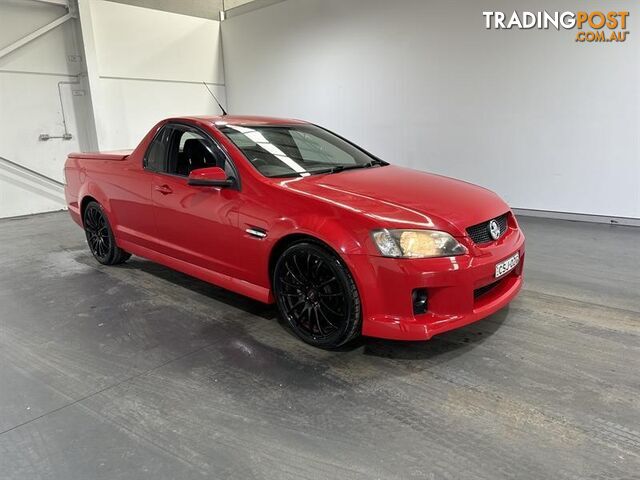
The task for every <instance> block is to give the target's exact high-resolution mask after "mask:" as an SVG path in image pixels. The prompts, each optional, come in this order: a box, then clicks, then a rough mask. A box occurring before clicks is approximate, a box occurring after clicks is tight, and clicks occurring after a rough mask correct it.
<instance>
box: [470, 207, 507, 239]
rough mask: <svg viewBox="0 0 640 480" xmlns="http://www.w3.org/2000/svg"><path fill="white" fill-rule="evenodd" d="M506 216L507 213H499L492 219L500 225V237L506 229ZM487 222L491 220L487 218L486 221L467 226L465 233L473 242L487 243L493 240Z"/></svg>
mask: <svg viewBox="0 0 640 480" xmlns="http://www.w3.org/2000/svg"><path fill="white" fill-rule="evenodd" d="M507 217H508V214H507V213H505V214H504V215H500V216H499V217H497V218H494V219H492V220H495V221H496V222H498V225H499V226H500V237H501V236H502V235H504V233H505V232H506V231H507ZM489 222H491V220H487V221H486V222H482V223H479V224H477V225H473V226H471V227H469V228H467V233H468V234H469V236H470V237H471V240H473V241H474V243H488V242H493V241H494V240H493V238H491V233H489ZM500 237H498V238H500Z"/></svg>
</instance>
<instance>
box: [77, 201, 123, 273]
mask: <svg viewBox="0 0 640 480" xmlns="http://www.w3.org/2000/svg"><path fill="white" fill-rule="evenodd" d="M82 222H83V224H84V232H85V235H86V236H87V243H88V244H89V249H90V250H91V253H92V254H93V256H94V257H95V259H96V260H98V262H100V263H102V264H103V265H117V264H119V263H123V262H126V261H127V260H128V259H129V257H131V254H130V253H128V252H125V251H124V250H122V249H121V248H119V247H118V246H117V245H116V239H115V237H114V236H113V231H112V230H111V226H110V225H109V221H108V220H107V216H106V215H105V213H104V211H103V210H102V206H101V205H100V204H99V203H97V202H90V203H89V204H88V205H87V207H86V208H85V209H84V215H83V218H82Z"/></svg>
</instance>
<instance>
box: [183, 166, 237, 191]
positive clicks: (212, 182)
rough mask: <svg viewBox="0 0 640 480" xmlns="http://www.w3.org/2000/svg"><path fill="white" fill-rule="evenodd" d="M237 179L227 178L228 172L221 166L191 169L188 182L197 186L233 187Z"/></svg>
mask: <svg viewBox="0 0 640 480" xmlns="http://www.w3.org/2000/svg"><path fill="white" fill-rule="evenodd" d="M234 183H235V181H234V180H233V178H227V174H226V173H224V170H223V169H221V168H220V167H207V168H196V169H195V170H191V173H189V178H188V179H187V184H189V185H194V186H197V187H222V188H225V187H231V186H233V185H234Z"/></svg>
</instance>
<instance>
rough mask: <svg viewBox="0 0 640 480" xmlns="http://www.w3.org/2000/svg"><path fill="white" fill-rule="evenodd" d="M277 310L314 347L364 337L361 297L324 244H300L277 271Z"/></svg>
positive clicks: (285, 255) (333, 345) (289, 250)
mask: <svg viewBox="0 0 640 480" xmlns="http://www.w3.org/2000/svg"><path fill="white" fill-rule="evenodd" d="M273 288H274V294H275V297H276V300H277V302H278V308H279V310H280V313H281V314H282V316H283V317H284V319H285V321H286V322H287V324H288V325H289V327H290V328H291V329H292V330H293V331H294V333H295V334H296V335H297V336H298V337H300V338H301V339H302V340H304V341H305V342H307V343H309V344H310V345H313V346H315V347H320V348H325V349H333V348H337V347H340V346H341V345H344V344H345V343H348V342H349V341H351V340H353V339H354V338H356V337H357V336H358V335H359V334H360V324H361V312H360V296H359V295H358V290H357V288H356V285H355V282H354V281H353V277H352V276H351V274H350V273H349V269H348V268H347V266H346V265H345V264H344V263H343V262H342V261H341V260H340V258H339V257H338V256H337V255H336V254H335V253H333V252H332V251H330V250H329V249H328V248H325V247H323V246H321V245H318V244H315V243H310V242H302V243H296V244H294V245H292V246H290V247H289V248H287V250H285V251H284V253H282V255H281V256H280V258H279V259H278V261H277V263H276V266H275V269H274V273H273Z"/></svg>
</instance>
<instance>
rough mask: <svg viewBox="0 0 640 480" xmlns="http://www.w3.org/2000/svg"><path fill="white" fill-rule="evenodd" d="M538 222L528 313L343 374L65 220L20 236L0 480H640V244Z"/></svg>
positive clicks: (217, 298) (229, 305)
mask: <svg viewBox="0 0 640 480" xmlns="http://www.w3.org/2000/svg"><path fill="white" fill-rule="evenodd" d="M521 222H522V224H523V227H524V229H525V231H526V234H527V238H528V251H527V257H526V285H525V288H524V290H523V292H522V293H521V295H520V296H519V298H518V299H516V300H515V301H514V302H513V303H512V305H511V306H510V308H508V309H505V310H503V311H501V312H499V313H498V314H496V315H494V316H492V317H490V318H488V319H486V320H484V321H481V322H479V323H476V324H474V325H471V326H469V327H467V328H464V329H461V330H459V331H456V332H451V333H448V334H445V335H442V336H440V337H437V338H436V339H434V340H432V341H431V342H424V343H398V342H389V341H381V340H372V339H369V340H364V341H363V342H361V343H360V344H359V345H358V346H356V347H354V348H351V349H349V350H347V351H344V352H338V353H329V352H324V351H321V350H316V349H313V348H311V347H308V346H306V345H305V344H303V343H302V342H300V341H298V340H296V339H295V338H293V337H291V335H290V334H288V333H287V332H286V331H285V330H283V328H282V327H281V326H280V325H279V324H278V321H277V320H276V315H275V311H274V309H273V308H271V307H266V306H262V305H260V304H258V303H255V302H252V301H250V300H247V299H245V298H242V297H239V296H237V295H234V294H231V293H229V292H226V291H223V290H221V289H218V288H216V287H213V286H211V285H208V284H205V283H203V282H200V281H198V280H194V279H192V278H189V277H186V276H184V275H181V274H178V273H174V272H172V271H170V270H168V269H165V268H163V267H160V266H157V265H154V264H152V263H150V262H147V261H144V260H141V259H139V258H135V257H134V258H133V259H132V260H131V261H130V262H129V263H127V264H126V265H125V266H121V267H103V266H100V265H98V264H97V263H96V262H95V261H94V260H93V258H92V257H91V256H90V254H89V251H88V250H87V248H86V246H85V242H84V237H83V234H82V231H81V230H80V229H79V228H78V227H76V226H75V224H73V223H72V222H71V220H70V219H69V218H68V216H67V214H66V213H56V214H47V215H40V216H33V217H28V218H22V219H14V220H5V221H0V322H1V323H0V478H3V479H5V478H11V479H20V480H27V479H40V478H46V479H64V480H71V479H134V478H150V479H154V480H159V479H165V478H176V479H191V478H220V479H242V480H250V479H263V478H264V479H277V478H287V479H289V478H290V479H296V480H298V479H307V478H309V479H324V478H340V479H346V478H362V479H367V480H370V479H374V478H383V479H409V478H417V479H441V478H442V479H487V480H496V479H501V478H516V477H517V478H519V479H523V478H531V479H554V480H556V479H565V478H571V479H614V478H615V479H623V478H624V479H630V478H640V476H639V475H640V396H639V395H638V394H639V393H640V342H639V340H640V253H639V252H640V248H639V247H640V229H634V228H631V227H612V226H607V225H590V224H581V223H575V222H565V221H554V220H541V219H526V218H523V219H522V220H521Z"/></svg>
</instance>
